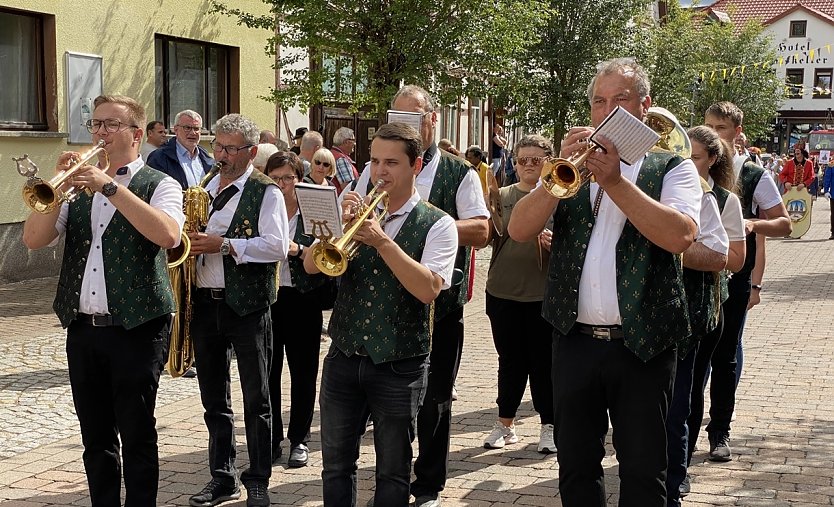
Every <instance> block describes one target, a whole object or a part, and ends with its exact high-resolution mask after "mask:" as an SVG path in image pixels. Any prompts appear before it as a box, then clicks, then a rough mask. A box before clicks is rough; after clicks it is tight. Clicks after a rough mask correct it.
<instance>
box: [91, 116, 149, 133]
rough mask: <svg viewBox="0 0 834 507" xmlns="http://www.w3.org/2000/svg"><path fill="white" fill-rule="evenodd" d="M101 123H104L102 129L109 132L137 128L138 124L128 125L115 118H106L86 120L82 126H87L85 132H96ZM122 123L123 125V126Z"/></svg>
mask: <svg viewBox="0 0 834 507" xmlns="http://www.w3.org/2000/svg"><path fill="white" fill-rule="evenodd" d="M102 125H104V130H105V131H107V132H110V133H111V134H112V133H114V132H119V131H122V130H125V129H129V128H134V129H135V128H139V126H138V125H128V124H127V123H122V122H121V121H119V120H117V119H115V118H108V119H106V120H87V123H85V124H84V126H85V127H87V132H89V133H90V134H95V133H96V132H98V131H99V130H100V129H101V126H102ZM122 125H124V127H123V126H122Z"/></svg>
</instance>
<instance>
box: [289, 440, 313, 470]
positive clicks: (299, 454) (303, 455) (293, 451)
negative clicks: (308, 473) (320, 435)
mask: <svg viewBox="0 0 834 507" xmlns="http://www.w3.org/2000/svg"><path fill="white" fill-rule="evenodd" d="M308 452H309V449H307V446H306V445H304V444H295V445H293V446H292V447H290V459H288V460H287V466H288V467H290V468H300V467H305V466H307V460H308V459H309V456H308V455H307V454H308Z"/></svg>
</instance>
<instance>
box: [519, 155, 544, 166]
mask: <svg viewBox="0 0 834 507" xmlns="http://www.w3.org/2000/svg"><path fill="white" fill-rule="evenodd" d="M545 160H547V157H518V159H517V161H518V165H539V164H541V163H542V162H544V161H545Z"/></svg>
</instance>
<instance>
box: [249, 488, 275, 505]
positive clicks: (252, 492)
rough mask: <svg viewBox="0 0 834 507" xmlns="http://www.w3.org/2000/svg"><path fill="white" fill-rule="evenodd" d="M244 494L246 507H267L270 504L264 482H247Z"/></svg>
mask: <svg viewBox="0 0 834 507" xmlns="http://www.w3.org/2000/svg"><path fill="white" fill-rule="evenodd" d="M246 495H247V496H246V507H268V506H269V504H270V502H269V490H268V489H267V487H266V484H261V483H255V484H249V485H248V486H246Z"/></svg>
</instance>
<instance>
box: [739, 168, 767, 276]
mask: <svg viewBox="0 0 834 507" xmlns="http://www.w3.org/2000/svg"><path fill="white" fill-rule="evenodd" d="M763 175H764V169H763V168H761V167H759V166H758V165H756V164H754V163H753V162H752V161H750V160H747V161H746V162H744V165H743V166H742V167H741V174H739V176H738V183H739V188H741V195H739V199H740V200H741V216H742V217H744V218H745V219H751V218H757V216H756V215H755V214H753V212H752V211H751V208H752V205H753V194H754V192H755V191H756V186H757V185H758V184H759V180H760V179H762V176H763ZM755 264H756V234H755V233H750V234H748V235H747V254H746V256H745V258H744V266H742V268H741V270H740V271H739V272H738V273H736V275H735V276H750V272H751V271H753V266H754V265H755Z"/></svg>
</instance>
